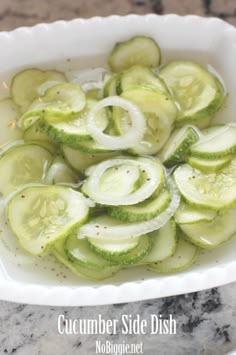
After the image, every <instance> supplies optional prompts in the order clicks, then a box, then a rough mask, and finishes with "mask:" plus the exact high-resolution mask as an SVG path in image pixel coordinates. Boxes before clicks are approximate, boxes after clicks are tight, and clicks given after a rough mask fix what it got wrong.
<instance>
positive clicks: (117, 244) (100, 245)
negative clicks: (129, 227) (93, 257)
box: [88, 237, 140, 258]
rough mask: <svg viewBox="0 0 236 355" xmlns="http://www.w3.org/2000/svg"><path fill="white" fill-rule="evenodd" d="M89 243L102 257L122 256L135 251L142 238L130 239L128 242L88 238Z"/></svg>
mask: <svg viewBox="0 0 236 355" xmlns="http://www.w3.org/2000/svg"><path fill="white" fill-rule="evenodd" d="M88 242H89V243H90V245H91V248H93V249H94V250H95V251H96V252H97V253H98V254H100V255H101V256H103V255H108V258H109V256H113V255H115V256H120V255H125V254H128V253H130V252H131V251H132V250H134V249H135V248H136V247H137V246H138V244H139V242H140V237H137V238H130V239H127V240H122V241H119V240H111V241H109V240H102V239H101V240H99V239H96V238H88Z"/></svg>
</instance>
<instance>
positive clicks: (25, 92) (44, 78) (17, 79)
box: [10, 68, 66, 112]
mask: <svg viewBox="0 0 236 355" xmlns="http://www.w3.org/2000/svg"><path fill="white" fill-rule="evenodd" d="M65 81H66V77H65V75H64V74H63V73H61V72H58V71H56V70H47V71H43V70H40V69H34V68H33V69H26V70H23V71H21V72H19V73H17V74H16V75H15V76H14V78H13V79H12V83H11V88H10V93H11V96H12V98H13V100H14V102H15V103H16V104H17V105H18V106H20V108H21V112H25V111H26V110H27V109H28V108H29V106H30V104H31V103H32V102H33V101H34V100H35V99H36V98H37V97H38V96H41V94H40V92H39V89H40V86H41V85H42V84H43V83H46V82H51V83H53V84H54V85H55V83H58V82H65Z"/></svg>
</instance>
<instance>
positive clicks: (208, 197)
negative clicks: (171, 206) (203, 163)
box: [174, 159, 236, 210]
mask: <svg viewBox="0 0 236 355" xmlns="http://www.w3.org/2000/svg"><path fill="white" fill-rule="evenodd" d="M235 176H236V159H233V160H232V161H231V162H230V163H229V164H228V165H227V166H226V167H224V168H222V169H221V170H220V171H219V172H216V173H210V174H206V173H203V172H201V171H200V170H197V169H194V168H192V167H191V166H190V165H188V164H184V165H181V166H179V167H178V168H177V169H176V170H175V172H174V179H175V182H176V184H177V187H178V189H179V191H180V192H181V194H182V196H183V197H184V199H185V200H186V201H187V202H188V203H189V204H190V205H193V206H194V205H195V206H199V207H206V208H210V209H213V210H222V209H224V208H228V207H230V206H232V205H234V204H235V203H236V179H235Z"/></svg>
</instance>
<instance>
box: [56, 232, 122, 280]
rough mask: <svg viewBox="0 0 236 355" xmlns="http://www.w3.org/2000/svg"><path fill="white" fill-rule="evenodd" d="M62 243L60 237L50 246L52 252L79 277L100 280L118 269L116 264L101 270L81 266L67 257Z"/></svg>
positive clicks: (62, 240)
mask: <svg viewBox="0 0 236 355" xmlns="http://www.w3.org/2000/svg"><path fill="white" fill-rule="evenodd" d="M64 244H65V240H64V239H60V240H58V241H57V242H56V243H54V244H53V247H52V251H53V254H54V256H55V257H56V258H57V259H58V260H59V261H60V262H61V263H62V264H64V265H65V266H66V267H68V269H70V270H71V271H72V272H73V273H74V274H76V275H78V276H80V277H83V278H85V279H89V280H95V281H101V280H104V279H106V278H108V277H112V276H113V275H115V274H116V273H117V272H118V271H119V270H120V266H118V265H116V266H110V267H108V268H106V269H102V270H94V269H90V268H87V267H85V266H82V265H80V264H78V263H76V262H74V261H72V260H71V259H69V258H68V256H67V254H66V252H65V248H64Z"/></svg>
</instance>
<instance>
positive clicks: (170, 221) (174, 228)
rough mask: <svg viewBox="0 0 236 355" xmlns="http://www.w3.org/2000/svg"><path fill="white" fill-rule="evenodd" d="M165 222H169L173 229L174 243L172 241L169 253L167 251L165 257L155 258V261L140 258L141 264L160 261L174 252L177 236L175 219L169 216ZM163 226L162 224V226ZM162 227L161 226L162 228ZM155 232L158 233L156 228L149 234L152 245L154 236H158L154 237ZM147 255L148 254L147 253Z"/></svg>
mask: <svg viewBox="0 0 236 355" xmlns="http://www.w3.org/2000/svg"><path fill="white" fill-rule="evenodd" d="M167 223H170V224H171V227H172V229H173V233H174V243H173V246H172V248H171V249H170V250H169V253H168V255H166V257H165V258H161V259H160V258H159V260H157V259H156V261H153V262H149V261H145V258H144V260H141V263H140V264H141V265H149V264H153V263H156V262H160V261H162V260H165V259H166V258H168V257H170V256H172V255H173V254H174V253H175V250H176V246H177V241H178V238H177V231H176V229H177V228H176V223H175V221H174V219H173V218H171V219H170V220H169V221H168V222H167ZM163 227H164V226H163ZM163 227H162V228H163ZM156 233H158V230H156V231H153V232H152V233H150V234H149V235H150V237H151V238H152V240H153V245H154V239H155V238H158V236H157V237H156V236H155V235H154V234H156ZM147 256H148V255H147Z"/></svg>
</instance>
